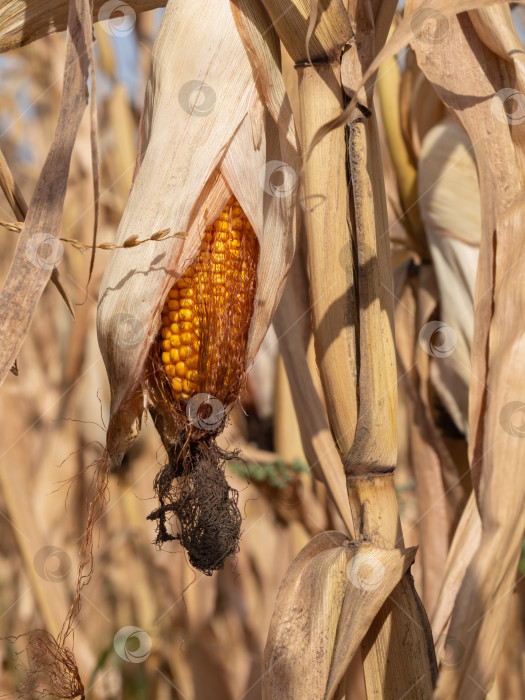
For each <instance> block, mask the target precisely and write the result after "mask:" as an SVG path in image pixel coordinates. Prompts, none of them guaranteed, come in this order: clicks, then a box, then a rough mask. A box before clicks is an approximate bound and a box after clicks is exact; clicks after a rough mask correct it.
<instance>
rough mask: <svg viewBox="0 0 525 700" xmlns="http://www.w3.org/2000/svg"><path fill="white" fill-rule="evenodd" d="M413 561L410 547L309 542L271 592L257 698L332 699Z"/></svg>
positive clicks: (327, 535) (328, 539) (322, 539)
mask: <svg viewBox="0 0 525 700" xmlns="http://www.w3.org/2000/svg"><path fill="white" fill-rule="evenodd" d="M414 556H415V548H413V549H410V550H406V551H405V552H401V551H400V550H393V549H381V548H379V547H376V546H373V545H370V544H368V543H365V542H356V541H350V540H348V539H346V537H345V535H343V534H342V533H340V532H323V533H321V534H320V535H317V537H314V538H313V540H311V541H310V542H309V543H308V544H307V545H306V547H304V548H303V550H302V551H301V553H300V554H299V555H298V556H297V557H296V559H295V560H294V562H293V563H292V564H291V566H290V568H289V569H288V571H287V573H286V575H285V577H284V579H283V582H282V584H281V587H280V589H279V594H278V596H277V601H276V605H275V610H274V614H273V617H272V622H271V624H270V631H269V634H268V642H267V645H266V649H265V658H264V666H265V677H264V695H263V697H265V698H272V700H273V699H275V700H279V699H280V698H283V700H284V698H286V699H290V700H292V699H293V698H305V697H309V698H326V699H327V700H328V699H329V698H332V697H333V696H334V693H335V691H336V689H337V686H338V685H339V682H340V681H341V679H342V678H343V676H344V673H345V672H346V669H347V668H348V665H349V663H350V661H351V659H352V657H353V655H354V654H355V652H356V651H357V650H358V649H359V646H360V644H361V640H362V639H363V637H364V635H365V634H366V631H367V630H368V627H369V625H370V623H371V622H372V620H373V619H374V617H375V615H376V614H377V612H378V611H379V609H380V608H381V606H382V605H383V603H384V601H385V600H386V598H387V597H388V596H389V594H390V593H391V591H392V589H393V588H394V587H395V586H396V584H397V583H398V582H399V581H400V580H401V578H402V577H403V575H404V573H405V571H407V569H408V567H409V566H410V565H411V564H412V562H413V560H414ZM312 659H315V663H312Z"/></svg>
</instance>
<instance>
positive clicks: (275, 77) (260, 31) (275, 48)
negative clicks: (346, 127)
mask: <svg viewBox="0 0 525 700" xmlns="http://www.w3.org/2000/svg"><path fill="white" fill-rule="evenodd" d="M232 12H233V16H234V19H235V21H236V23H237V28H238V30H239V34H240V35H241V38H242V40H243V43H244V46H245V48H246V51H247V52H248V55H249V56H250V60H251V61H252V65H253V68H254V76H255V79H256V81H258V83H259V85H260V89H261V92H262V94H263V95H264V100H265V103H266V107H267V109H268V111H269V112H270V114H271V115H272V117H273V119H274V121H275V123H276V124H277V125H278V126H279V128H280V129H281V130H282V131H283V132H284V133H285V134H286V137H287V139H288V141H289V142H290V144H291V146H293V148H297V141H296V135H295V123H294V120H293V115H292V109H291V106H290V101H289V99H288V95H287V93H286V90H285V86H284V82H283V79H282V75H281V71H280V65H281V64H280V56H279V51H280V47H279V40H278V37H277V35H276V34H275V31H274V30H273V29H272V23H271V20H270V18H269V16H268V14H267V13H266V11H265V9H264V6H263V5H262V3H260V2H250V0H234V2H232Z"/></svg>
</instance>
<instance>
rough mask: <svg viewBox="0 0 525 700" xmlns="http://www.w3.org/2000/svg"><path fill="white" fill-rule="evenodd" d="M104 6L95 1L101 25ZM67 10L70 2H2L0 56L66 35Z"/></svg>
mask: <svg viewBox="0 0 525 700" xmlns="http://www.w3.org/2000/svg"><path fill="white" fill-rule="evenodd" d="M105 4H107V0H94V2H93V21H94V22H96V21H98V19H99V12H100V9H101V7H103V5H105ZM123 5H124V3H123ZM165 5H166V0H128V1H127V2H126V3H125V5H124V7H126V6H127V8H132V9H133V11H134V12H144V11H146V10H153V9H154V8H156V7H164V6H165ZM68 8H69V2H68V0H47V1H46V2H42V1H41V0H2V2H0V52H3V51H9V50H10V49H14V48H16V47H17V46H24V45H25V44H29V43H31V42H32V41H35V40H36V39H41V38H42V37H44V36H47V35H48V34H53V33H54V32H62V31H64V30H65V29H66V28H67V15H68ZM121 11H122V9H121ZM128 11H129V10H128ZM117 13H118V12H117Z"/></svg>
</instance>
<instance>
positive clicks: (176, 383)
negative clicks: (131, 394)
mask: <svg viewBox="0 0 525 700" xmlns="http://www.w3.org/2000/svg"><path fill="white" fill-rule="evenodd" d="M258 255H259V244H258V241H257V237H256V236H255V233H254V231H253V229H252V227H251V225H250V222H249V221H248V219H247V217H246V215H245V214H244V212H243V210H242V209H241V207H240V205H239V203H238V202H237V201H236V199H235V198H234V197H231V198H230V199H229V200H228V202H227V204H226V206H225V207H224V209H223V210H222V212H221V214H220V215H219V217H218V219H217V220H216V221H215V223H214V224H212V225H211V226H208V227H207V228H206V229H205V234H204V238H203V245H202V248H201V251H200V253H199V255H198V257H197V259H196V261H195V262H194V263H193V264H192V265H190V266H189V267H188V268H187V269H186V271H185V272H184V274H183V275H182V277H181V278H180V279H179V280H178V281H177V282H176V283H175V284H174V285H173V287H172V288H171V290H170V292H169V294H168V296H167V298H166V301H165V303H164V306H163V309H162V327H161V331H160V354H161V360H162V364H163V366H164V370H165V372H166V374H167V376H168V380H169V384H170V387H171V393H172V395H173V397H174V399H175V400H176V401H177V402H186V401H188V400H189V399H190V398H191V397H192V396H193V395H194V394H197V393H200V392H207V393H210V394H213V395H214V396H215V397H217V398H219V399H220V400H221V401H224V402H225V403H229V402H230V401H231V400H234V399H235V398H236V397H237V395H238V392H239V390H240V382H241V381H242V377H243V375H244V361H245V355H246V341H247V337H248V329H249V325H250V321H251V316H252V313H253V300H254V295H255V288H256V267H257V259H258Z"/></svg>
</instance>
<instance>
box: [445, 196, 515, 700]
mask: <svg viewBox="0 0 525 700" xmlns="http://www.w3.org/2000/svg"><path fill="white" fill-rule="evenodd" d="M524 225H525V199H524V198H523V197H520V198H519V199H518V200H517V201H516V203H515V204H514V205H513V206H512V207H510V208H509V210H508V211H507V212H506V213H505V214H504V215H503V216H502V217H501V218H500V219H499V220H498V225H497V240H498V246H497V250H496V286H495V290H494V315H493V318H492V323H491V327H490V353H491V357H490V358H489V367H490V372H489V374H488V378H487V391H488V395H489V400H488V402H487V407H486V415H485V418H484V425H485V430H484V435H483V438H484V439H483V450H484V456H483V471H482V473H481V479H480V483H479V490H478V493H477V496H478V505H479V512H480V516H481V541H480V545H479V547H478V548H477V550H476V553H475V554H474V557H473V559H472V561H471V563H470V565H469V567H468V569H467V573H466V575H465V578H464V580H463V583H462V586H461V590H460V592H459V595H458V597H457V601H456V605H455V607H454V610H453V613H452V620H451V624H450V631H449V636H450V637H451V638H452V639H454V640H459V642H460V643H461V648H462V655H461V659H458V660H457V663H456V664H452V665H451V666H448V667H447V668H446V669H444V670H443V671H442V673H441V675H440V679H439V684H438V688H437V691H436V697H437V698H440V699H443V700H444V699H445V698H449V697H462V696H468V697H472V698H483V697H485V695H486V693H487V692H488V691H489V690H490V688H491V687H492V684H493V683H494V679H495V675H496V670H497V665H498V660H499V656H500V654H501V650H502V648H503V644H504V640H505V633H506V626H505V624H504V621H505V620H506V619H507V616H508V611H509V607H510V603H511V593H512V590H513V588H514V585H515V581H516V573H517V569H518V563H519V559H520V554H521V548H522V538H523V532H524V530H525V509H524V508H523V503H524V501H525V479H524V478H523V470H522V463H523V459H525V443H524V441H523V435H522V432H521V430H520V426H519V416H521V415H522V411H523V407H524V404H523V401H522V397H523V393H524V391H525V386H524V381H523V373H519V372H516V368H517V367H521V365H522V354H523V346H524V342H525V337H524V332H523V323H522V320H523V315H524V313H525V298H524V297H523V284H522V282H521V277H522V275H521V268H520V267H519V265H517V264H516V261H517V260H518V261H519V260H520V259H521V258H522V256H523V255H525V243H524V241H523V236H522V231H523V227H524ZM496 358H497V359H496ZM517 420H518V423H516V421H517Z"/></svg>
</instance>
